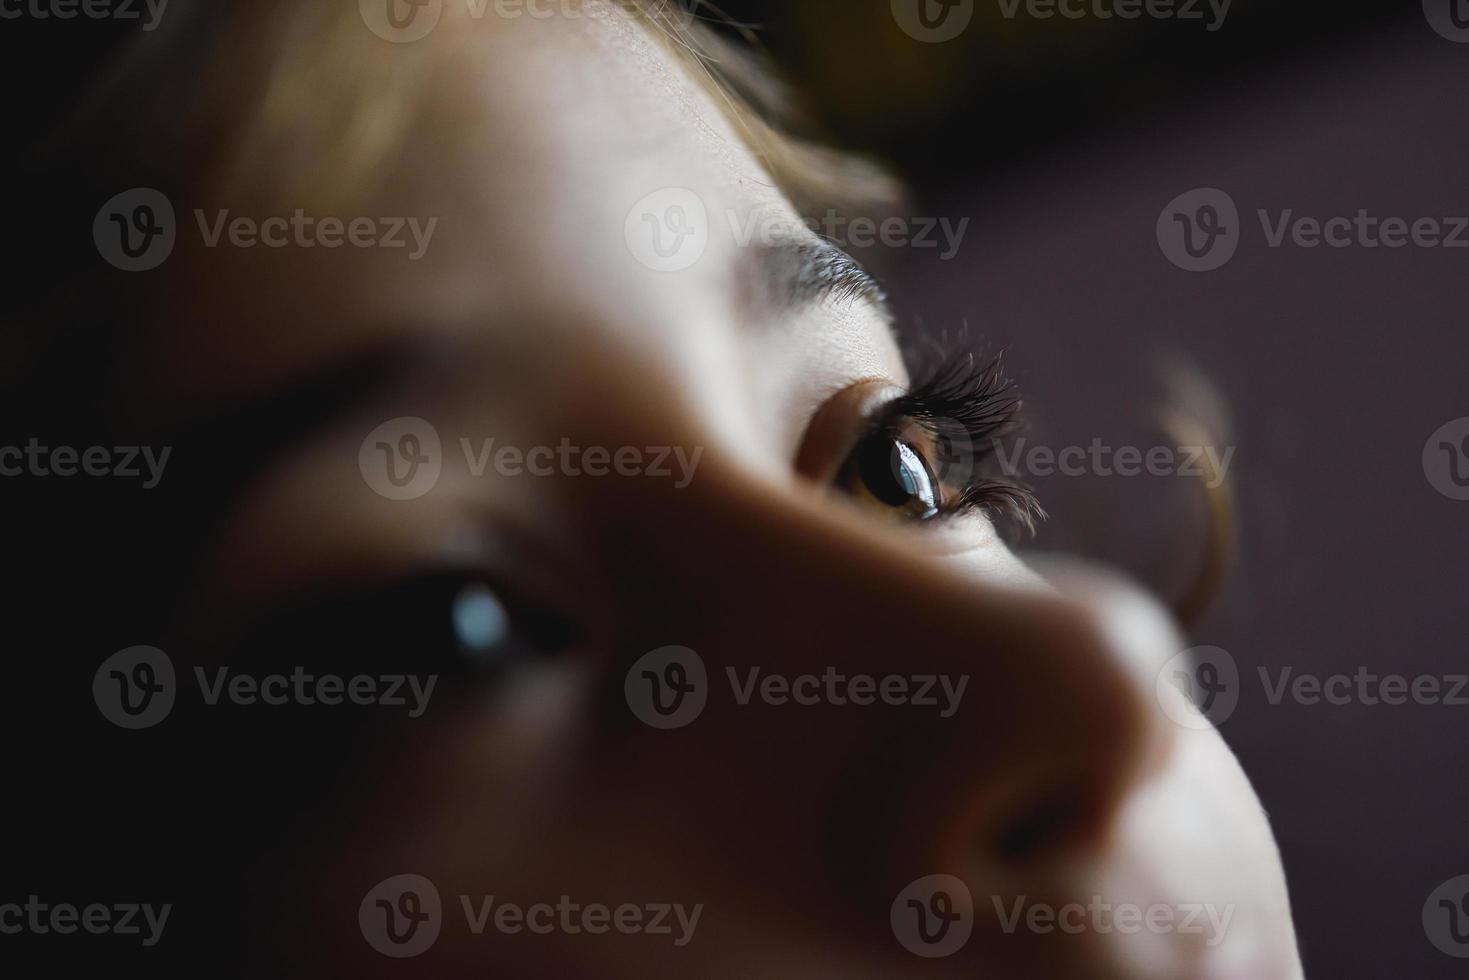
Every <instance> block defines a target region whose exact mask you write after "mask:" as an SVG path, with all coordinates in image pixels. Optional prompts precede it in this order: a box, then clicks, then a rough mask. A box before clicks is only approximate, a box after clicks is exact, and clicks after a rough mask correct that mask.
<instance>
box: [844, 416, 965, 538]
mask: <svg viewBox="0 0 1469 980" xmlns="http://www.w3.org/2000/svg"><path fill="white" fill-rule="evenodd" d="M836 485H837V488H838V489H840V490H842V491H843V492H844V493H847V494H849V495H850V496H852V497H854V498H856V499H857V500H859V501H862V502H864V503H869V504H872V505H874V506H880V507H883V508H887V509H888V510H889V511H891V512H892V513H893V514H895V515H896V516H899V517H902V518H905V519H909V520H920V521H924V520H928V519H930V518H932V517H935V516H937V515H938V513H939V508H940V506H941V505H942V503H943V489H942V487H941V486H940V484H939V480H938V477H937V476H935V475H934V473H933V470H932V469H931V468H930V467H929V465H928V461H927V460H926V459H924V458H923V454H922V453H920V452H919V451H918V450H917V449H916V448H915V447H914V446H912V445H911V444H909V443H908V442H906V441H904V439H903V437H902V435H901V434H900V433H898V432H897V431H896V430H889V429H878V430H876V431H873V432H869V433H868V434H867V435H865V436H863V437H862V439H861V441H859V442H858V443H857V445H856V446H855V447H853V449H852V452H851V453H850V454H849V455H848V456H847V459H846V462H844V463H843V464H842V468H841V470H840V471H839V472H838V473H837V479H836Z"/></svg>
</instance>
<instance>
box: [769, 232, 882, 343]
mask: <svg viewBox="0 0 1469 980" xmlns="http://www.w3.org/2000/svg"><path fill="white" fill-rule="evenodd" d="M744 277H745V287H744V288H745V290H746V292H747V294H748V295H749V296H750V297H751V298H752V299H753V302H752V303H751V304H750V305H751V306H753V307H755V308H757V309H759V310H760V311H761V312H770V311H773V312H786V313H789V312H794V311H799V310H803V309H806V308H808V307H811V306H819V305H822V304H827V303H865V304H867V305H869V306H871V307H872V309H873V311H874V312H875V313H876V314H877V315H878V316H879V317H880V318H881V319H882V320H883V321H884V322H886V323H888V324H891V323H892V321H893V315H892V309H891V307H890V306H889V303H888V297H887V293H886V292H884V290H883V288H882V286H881V285H880V284H879V283H878V281H877V280H876V279H874V278H873V277H872V275H871V274H870V273H868V271H867V270H866V269H864V268H863V267H862V264H861V263H860V262H858V261H857V260H856V259H854V258H853V257H852V256H851V255H849V254H848V253H847V252H846V251H844V250H843V249H841V248H838V247H837V246H836V245H833V244H832V243H831V242H828V241H824V240H821V239H817V240H815V241H798V240H795V239H790V240H787V241H782V242H778V243H776V244H773V245H764V244H762V245H760V246H758V247H756V248H755V249H753V250H752V252H751V253H750V259H749V260H748V261H747V262H745V263H744Z"/></svg>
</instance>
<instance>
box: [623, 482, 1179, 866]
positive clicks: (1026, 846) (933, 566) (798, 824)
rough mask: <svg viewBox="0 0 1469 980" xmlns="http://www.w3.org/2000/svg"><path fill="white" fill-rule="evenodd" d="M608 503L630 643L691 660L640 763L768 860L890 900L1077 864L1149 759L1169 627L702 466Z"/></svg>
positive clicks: (1155, 747) (1157, 728)
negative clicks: (952, 561) (966, 569)
mask: <svg viewBox="0 0 1469 980" xmlns="http://www.w3.org/2000/svg"><path fill="white" fill-rule="evenodd" d="M644 483H645V484H646V483H647V481H644ZM620 493H621V495H620V497H619V498H618V500H617V501H616V503H615V504H613V506H614V507H615V508H617V509H620V511H621V513H620V514H618V515H616V516H615V517H614V518H613V519H612V520H610V521H609V524H608V526H610V527H611V528H613V530H612V531H610V532H609V540H608V541H607V546H608V548H610V549H611V551H612V553H613V554H616V555H617V556H618V559H619V564H620V565H621V567H624V568H626V567H636V568H638V569H639V570H640V571H639V572H638V573H637V574H635V575H631V576H628V577H627V578H626V579H625V580H624V581H623V583H622V586H623V588H624V589H625V591H626V594H625V595H624V596H623V599H622V602H623V606H624V608H627V609H633V610H638V611H639V615H638V619H637V621H636V623H635V624H634V625H633V627H632V628H631V630H630V634H629V635H630V636H631V637H633V639H632V650H631V651H630V653H631V654H633V655H635V654H636V653H637V652H638V651H642V650H647V649H651V648H653V647H661V646H664V645H675V644H676V645H679V646H682V647H687V648H689V649H691V650H693V651H695V652H696V653H697V654H698V656H699V658H700V660H701V661H702V664H703V666H704V668H705V670H706V673H707V684H708V700H707V704H706V706H705V707H704V709H703V711H702V713H701V714H700V716H699V718H698V720H697V722H695V723H693V724H691V725H689V726H688V727H687V728H684V729H680V730H679V731H677V732H658V733H656V735H655V737H656V738H657V742H656V746H657V748H656V752H657V755H658V757H659V758H660V759H663V760H665V761H667V762H668V763H669V765H670V766H671V767H674V768H675V769H676V774H675V775H673V776H672V778H676V779H681V780H683V781H684V782H685V784H687V783H688V780H689V779H691V778H697V777H692V776H691V774H693V773H700V772H704V773H710V776H709V777H708V778H707V781H706V782H701V783H700V784H699V785H698V786H697V788H696V789H695V791H694V792H693V793H692V794H691V795H693V796H696V797H699V798H701V799H704V800H706V801H707V803H708V809H707V810H706V811H705V812H703V813H701V814H699V816H698V817H697V819H701V820H705V821H711V822H718V821H719V820H721V819H723V820H724V821H725V822H726V823H728V822H729V821H731V820H734V821H737V822H738V824H739V832H740V833H741V834H742V835H744V836H747V837H748V838H749V839H759V840H761V841H762V851H763V852H764V853H765V854H766V855H767V857H769V858H770V859H773V860H775V859H778V860H781V861H785V862H801V861H810V862H818V863H823V864H824V865H825V867H824V868H814V867H813V868H812V870H813V872H822V871H824V872H827V873H835V874H836V875H837V876H838V877H840V878H842V879H845V883H846V884H861V885H869V886H872V887H880V888H883V889H888V888H890V887H891V886H892V883H893V882H894V881H908V880H912V879H913V878H916V877H919V876H921V875H924V874H929V873H934V872H937V871H963V872H966V873H969V874H974V873H976V872H979V873H984V872H985V871H987V870H990V871H998V870H1000V869H1001V868H1003V867H1007V866H1012V865H1014V864H1015V863H1017V862H1027V861H1043V860H1047V859H1049V858H1053V857H1056V856H1058V855H1062V854H1067V853H1077V852H1081V853H1084V852H1086V851H1087V850H1088V849H1095V848H1099V847H1101V846H1102V841H1104V840H1105V838H1106V835H1107V830H1108V828H1109V826H1110V825H1111V824H1112V821H1113V818H1114V817H1115V816H1116V814H1117V813H1118V811H1119V808H1120V807H1121V806H1122V805H1123V803H1124V802H1125V801H1126V800H1127V798H1128V796H1129V794H1130V793H1131V792H1132V790H1133V788H1134V787H1135V786H1137V785H1138V782H1139V780H1140V779H1141V778H1142V776H1143V775H1144V774H1145V773H1146V772H1147V771H1148V770H1149V769H1150V768H1151V767H1152V765H1153V764H1154V763H1155V761H1156V760H1157V759H1158V758H1159V757H1160V756H1161V754H1162V752H1163V750H1164V749H1165V748H1166V738H1165V731H1164V728H1165V726H1164V725H1163V724H1162V723H1161V722H1160V721H1159V713H1158V711H1157V710H1156V707H1155V705H1154V703H1153V700H1152V689H1151V684H1152V671H1151V669H1150V668H1149V664H1150V663H1152V662H1154V661H1156V662H1157V663H1158V664H1159V665H1161V662H1162V659H1163V653H1164V651H1163V649H1162V648H1163V647H1165V646H1166V643H1167V641H1164V640H1160V637H1162V636H1164V635H1166V634H1167V631H1166V629H1165V630H1157V629H1142V630H1136V629H1130V628H1129V622H1132V623H1134V624H1135V623H1136V622H1137V621H1138V620H1137V617H1127V616H1122V617H1119V615H1118V614H1117V611H1116V610H1117V608H1118V606H1117V604H1116V603H1115V602H1110V601H1108V600H1107V599H1106V598H1105V597H1099V596H1097V595H1096V594H1095V593H1083V594H1082V595H1081V597H1077V598H1074V597H1068V596H1066V595H1063V594H1061V593H1058V592H1056V591H1053V590H1050V589H1046V588H1041V587H1030V588H1022V587H1017V586H1001V585H991V584H987V583H986V582H985V581H983V578H982V577H976V576H972V575H961V574H957V573H956V572H955V571H954V569H953V568H952V567H949V566H947V565H946V564H945V563H944V562H942V561H940V560H938V559H936V558H935V557H933V556H932V555H931V553H930V552H929V548H930V547H931V544H930V542H931V538H929V537H928V536H927V535H926V534H925V533H924V532H923V531H921V530H912V531H909V530H906V529H897V528H890V527H886V526H883V522H882V521H880V520H874V519H869V518H868V517H867V516H866V515H863V514H861V513H857V512H851V513H849V512H848V511H849V508H847V507H845V506H844V505H842V504H840V503H836V502H833V501H831V500H827V499H823V498H822V497H821V496H820V495H818V494H815V493H813V492H806V491H802V490H800V489H799V488H793V487H789V486H785V485H778V484H772V483H768V482H764V481H762V480H760V479H758V478H754V477H750V476H747V475H745V474H743V473H742V472H739V471H736V470H735V469H734V468H733V467H726V466H723V465H721V464H720V463H719V462H717V461H712V460H711V461H710V462H708V463H706V466H705V468H704V469H701V471H700V473H699V476H698V479H696V480H694V481H693V482H692V483H691V484H690V485H689V486H688V487H687V488H686V489H683V490H673V489H671V488H666V487H665V488H656V487H652V486H650V485H643V486H639V487H637V488H636V489H632V490H624V491H621V492H620ZM611 503H613V502H612V501H609V500H608V499H607V498H606V497H605V496H604V497H603V498H602V499H601V501H600V504H601V505H608V504H611ZM993 547H999V545H998V543H996V544H994V545H993ZM1143 619H1144V620H1145V619H1146V617H1143ZM1140 645H1141V646H1142V647H1148V646H1149V645H1151V649H1139V648H1138V647H1139V646H1140ZM772 678H774V680H773V681H772V680H771V679H772ZM798 678H814V679H815V680H814V681H806V682H805V684H804V688H801V686H800V685H799V684H798V683H797V679H798ZM857 678H871V679H872V680H871V681H870V682H867V681H863V682H861V683H862V684H863V685H865V687H863V688H859V686H858V682H857V680H856V679H857ZM894 678H896V679H897V680H894ZM767 685H772V686H767ZM884 685H887V687H886V688H885V687H884ZM859 690H866V691H867V693H868V696H867V697H866V698H864V699H860V700H866V701H868V702H870V703H867V704H863V703H859V696H858V692H859ZM802 693H804V695H805V696H804V697H798V695H800V694H802ZM648 734H649V733H646V732H644V733H643V735H644V736H645V737H646V736H648ZM650 744H651V743H650ZM674 760H677V762H676V763H675V762H674ZM755 795H761V796H764V797H765V798H766V799H767V801H774V802H775V803H776V805H768V804H767V805H761V806H756V805H752V796H755ZM782 803H784V805H781V804H782ZM762 821H768V823H765V824H762ZM782 841H783V842H784V843H785V846H784V847H782V846H780V845H779V844H777V843H775V842H782ZM817 841H821V842H825V843H826V845H827V846H825V847H820V848H815V847H813V843H814V842H817ZM874 859H876V860H874ZM786 870H787V871H789V870H790V869H789V867H787V868H786ZM873 876H876V878H877V880H861V881H858V880H856V879H871V878H872V877H873ZM787 880H789V879H787Z"/></svg>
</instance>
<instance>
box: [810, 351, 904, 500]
mask: <svg viewBox="0 0 1469 980" xmlns="http://www.w3.org/2000/svg"><path fill="white" fill-rule="evenodd" d="M903 392H904V389H903V388H902V387H900V386H899V385H897V384H895V383H894V382H893V381H892V380H891V379H889V378H885V377H867V378H860V379H858V380H856V381H854V382H852V383H851V384H849V385H847V386H846V387H845V388H842V389H841V390H840V391H838V392H836V393H835V394H833V395H832V396H831V397H829V398H827V399H826V401H825V402H823V403H822V405H821V407H820V408H818V409H817V410H816V414H815V415H814V416H812V419H811V422H810V423H809V424H808V425H807V427H806V434H805V436H804V437H803V439H802V442H801V448H800V451H799V452H798V453H797V455H796V472H797V473H799V474H800V475H801V476H803V477H805V478H807V479H809V480H811V481H813V482H815V483H818V484H821V485H823V486H824V485H826V484H828V483H830V482H831V481H832V480H833V479H835V477H836V475H837V473H838V471H839V470H840V469H841V467H842V464H843V463H844V462H845V461H846V459H847V456H848V454H849V453H851V451H852V448H853V447H854V446H856V445H857V443H858V441H860V440H861V438H862V437H863V436H865V435H867V434H868V433H869V432H871V431H873V429H874V428H876V426H877V425H878V424H879V420H880V419H881V418H882V414H883V410H884V408H885V407H886V406H887V405H889V404H891V403H892V402H893V401H895V400H897V399H898V398H900V397H902V395H903Z"/></svg>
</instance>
